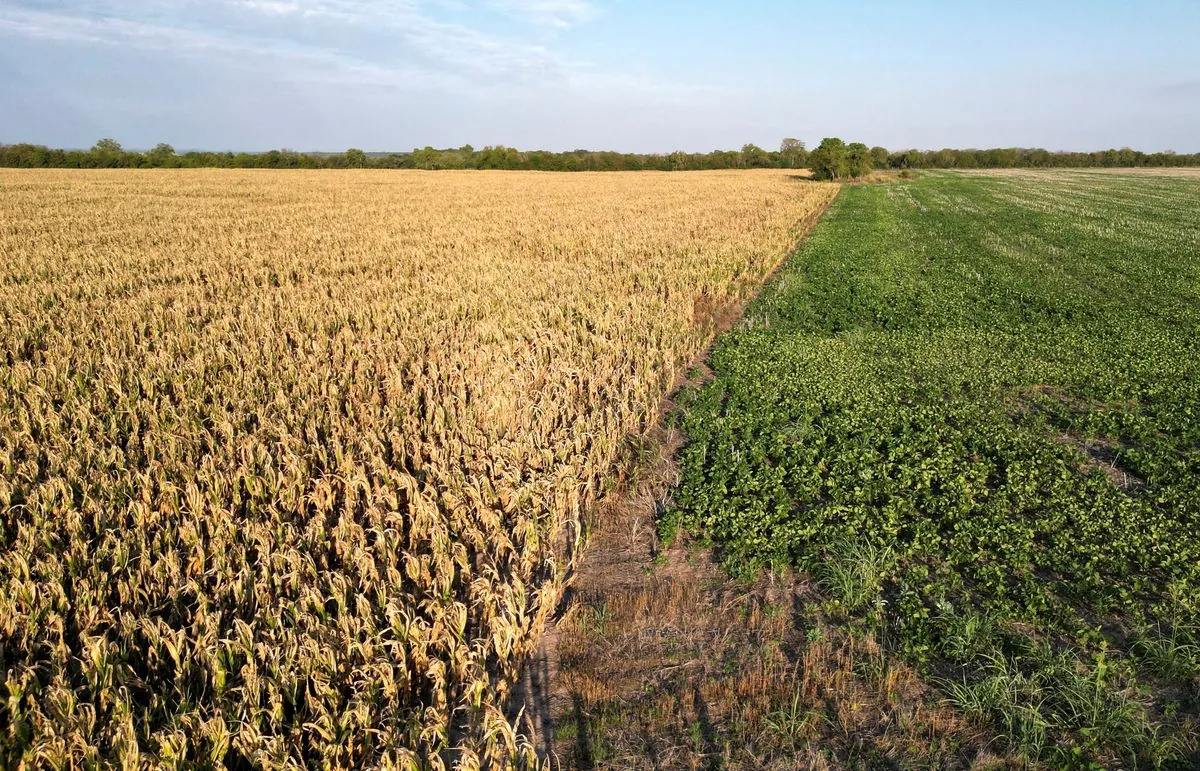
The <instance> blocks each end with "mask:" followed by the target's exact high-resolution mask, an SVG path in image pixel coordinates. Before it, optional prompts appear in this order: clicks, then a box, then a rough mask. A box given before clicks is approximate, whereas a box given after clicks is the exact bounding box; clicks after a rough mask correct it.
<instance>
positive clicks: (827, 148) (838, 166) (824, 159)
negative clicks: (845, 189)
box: [808, 137, 849, 179]
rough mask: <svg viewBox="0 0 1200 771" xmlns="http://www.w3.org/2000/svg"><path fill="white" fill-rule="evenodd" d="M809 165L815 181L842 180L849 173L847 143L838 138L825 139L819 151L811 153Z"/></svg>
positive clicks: (818, 148)
mask: <svg viewBox="0 0 1200 771" xmlns="http://www.w3.org/2000/svg"><path fill="white" fill-rule="evenodd" d="M808 165H809V167H810V168H811V169H812V175H813V179H841V178H842V177H844V176H846V174H848V173H849V167H848V165H847V163H846V143H845V142H843V141H842V140H840V139H838V138H837V137H825V138H824V139H822V140H821V144H820V145H819V146H818V147H817V149H816V150H813V151H812V152H811V153H809V156H808Z"/></svg>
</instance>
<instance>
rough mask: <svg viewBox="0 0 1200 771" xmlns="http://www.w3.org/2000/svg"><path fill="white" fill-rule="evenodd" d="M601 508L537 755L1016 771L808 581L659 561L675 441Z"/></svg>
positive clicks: (633, 763)
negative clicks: (743, 577) (658, 518)
mask: <svg viewBox="0 0 1200 771" xmlns="http://www.w3.org/2000/svg"><path fill="white" fill-rule="evenodd" d="M653 440H654V448H655V451H654V452H653V453H651V454H650V457H649V458H647V459H645V460H646V462H645V463H643V465H642V466H641V467H639V468H638V469H637V470H636V472H635V477H634V478H633V479H632V480H631V484H630V485H629V486H628V487H627V489H626V490H625V491H624V495H623V496H622V497H621V498H619V499H611V500H608V501H606V502H605V503H604V504H603V505H602V506H601V507H600V509H599V511H600V515H601V519H600V521H599V522H597V523H596V528H595V530H594V531H593V534H592V538H591V541H590V543H589V547H588V554H587V559H585V560H584V562H583V564H582V565H581V566H580V569H579V574H578V576H577V577H576V579H575V581H574V582H573V585H572V589H571V594H570V599H569V603H568V608H567V610H566V612H565V614H564V615H563V617H562V618H561V619H560V621H559V623H558V628H557V630H556V633H555V634H554V635H553V643H554V646H553V649H552V650H548V651H546V652H545V658H546V659H547V661H546V665H547V668H548V669H549V670H550V673H551V676H550V678H549V679H551V680H552V681H553V688H552V690H551V693H550V694H549V697H550V698H549V699H548V702H549V703H548V705H547V707H548V709H549V711H550V715H549V719H548V720H546V721H545V723H544V724H545V725H546V726H547V727H548V728H547V729H545V730H544V731H543V735H542V736H541V737H539V738H540V740H541V747H540V749H541V751H542V752H544V753H546V754H548V755H549V756H550V757H552V758H553V759H554V761H555V765H556V766H557V767H559V768H563V769H575V768H579V769H585V768H604V769H657V768H681V769H683V768H687V769H702V768H745V769H791V768H814V769H828V768H864V767H865V768H877V767H911V768H935V767H936V768H980V769H983V768H1019V767H1025V765H1026V762H1025V761H1023V760H1021V759H1018V758H1015V757H1008V756H1005V755H1002V754H995V753H994V752H993V750H992V748H991V747H990V744H991V742H990V737H989V735H988V733H987V732H986V731H985V730H982V729H981V728H980V727H978V726H975V725H973V724H971V723H970V721H968V720H967V719H965V718H964V717H963V716H962V715H961V714H959V713H958V712H956V711H955V710H954V709H952V708H950V707H948V706H946V705H945V704H944V703H942V700H941V698H940V697H939V696H938V694H936V693H935V692H934V691H932V690H931V689H930V688H929V687H928V686H927V685H926V684H925V683H924V682H923V681H922V679H921V678H920V677H919V676H918V675H917V674H916V672H915V671H914V670H913V669H912V668H910V667H908V666H907V665H905V664H903V663H901V662H899V661H897V660H896V659H895V658H894V657H893V656H890V655H888V654H887V652H886V651H884V650H883V649H882V648H881V646H880V645H879V644H878V642H877V641H876V639H875V638H874V636H873V635H872V634H870V633H868V632H866V631H865V630H864V629H863V628H859V627H857V626H855V625H854V624H853V623H848V619H846V618H844V617H841V616H837V615H830V612H829V611H828V610H827V605H828V604H827V603H826V602H825V601H824V599H823V597H822V596H821V593H820V592H819V591H818V589H817V588H816V587H815V586H814V585H813V584H812V582H811V581H810V580H808V579H807V578H806V577H804V576H795V575H786V576H779V575H776V576H766V577H764V578H762V579H760V580H758V581H757V582H755V583H752V584H746V583H741V582H738V581H734V580H731V579H730V578H728V577H727V576H726V575H725V574H724V573H723V572H722V571H721V570H720V569H719V568H718V566H717V564H716V561H715V560H714V559H713V555H712V554H711V552H710V551H709V550H707V549H703V548H699V547H697V546H695V545H691V546H690V547H689V546H687V545H678V546H676V547H673V548H671V549H670V550H668V551H667V552H665V553H658V552H657V546H656V541H655V538H654V534H653V533H654V531H653V520H654V512H655V509H656V507H658V506H660V505H662V501H663V496H665V495H667V494H668V491H669V488H670V486H671V483H672V482H673V479H674V475H675V473H676V471H675V467H674V465H673V462H672V456H673V454H674V451H675V449H676V448H677V447H678V446H679V443H680V442H681V441H682V437H681V436H680V435H679V434H678V433H677V432H676V431H673V430H667V431H661V432H657V433H656V434H655V435H654V436H653Z"/></svg>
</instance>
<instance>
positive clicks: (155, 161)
mask: <svg viewBox="0 0 1200 771" xmlns="http://www.w3.org/2000/svg"><path fill="white" fill-rule="evenodd" d="M146 159H147V160H148V161H150V165H151V166H159V167H162V166H176V165H178V164H177V162H176V158H175V148H174V147H171V146H170V145H169V144H167V143H166V142H159V143H158V144H157V145H155V146H154V149H153V150H151V151H150V152H148V153H146Z"/></svg>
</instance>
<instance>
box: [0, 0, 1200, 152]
mask: <svg viewBox="0 0 1200 771" xmlns="http://www.w3.org/2000/svg"><path fill="white" fill-rule="evenodd" d="M826 136H840V137H842V138H844V139H845V140H846V141H862V142H866V143H867V144H869V145H883V146H884V147H888V148H889V149H893V150H895V149H905V148H912V147H916V148H924V149H930V148H941V147H995V146H1003V147H1014V146H1015V147H1045V148H1047V149H1051V150H1095V149H1105V148H1108V147H1122V146H1130V147H1134V148H1136V149H1140V150H1145V151H1157V150H1176V151H1178V152H1197V151H1200V0H1142V2H1140V3H1137V4H1133V3H1129V2H1127V1H1126V0H1121V2H1117V1H1116V0H1039V1H1038V2H1033V1H1032V0H905V1H903V2H901V1H899V0H760V1H759V2H754V1H753V0H743V2H703V1H702V0H691V1H690V2H685V1H684V0H0V143H13V142H34V143H38V144H46V145H50V146H54V147H81V148H82V147H90V146H91V145H92V144H94V143H95V141H96V140H97V139H99V138H101V137H112V138H114V139H116V140H117V141H118V142H120V143H122V144H123V145H124V146H125V147H127V148H134V149H145V148H149V147H152V146H153V145H155V144H157V143H159V142H168V143H170V144H172V145H173V146H175V147H176V148H177V149H180V150H183V149H208V150H237V151H241V150H246V151H259V150H267V149H272V148H284V147H286V148H292V149H297V150H312V151H317V150H328V151H333V150H343V149H345V148H347V147H359V148H362V149H365V150H368V151H397V150H410V149H412V148H414V147H424V146H426V145H432V146H435V147H457V146H460V145H463V144H468V143H469V144H472V145H474V146H475V147H482V146H485V145H496V144H503V145H508V146H515V147H519V148H521V149H550V150H569V149H575V148H588V149H611V150H620V151H626V152H670V151H672V150H685V151H708V150H713V149H729V148H739V147H741V146H742V145H743V144H746V143H755V144H758V145H760V146H762V147H767V148H775V147H778V145H779V142H780V140H781V139H782V138H784V137H796V138H799V139H803V140H805V141H806V142H807V143H808V144H809V146H814V145H815V144H816V143H817V142H819V141H820V139H821V138H822V137H826Z"/></svg>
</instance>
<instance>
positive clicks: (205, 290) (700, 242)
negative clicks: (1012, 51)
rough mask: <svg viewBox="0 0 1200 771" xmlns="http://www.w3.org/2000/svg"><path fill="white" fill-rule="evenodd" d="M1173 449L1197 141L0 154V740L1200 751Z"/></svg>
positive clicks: (759, 763)
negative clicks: (437, 166) (1061, 168)
mask: <svg viewBox="0 0 1200 771" xmlns="http://www.w3.org/2000/svg"><path fill="white" fill-rule="evenodd" d="M835 196H836V200H834V199H835ZM830 202H832V205H831V206H830V208H829V209H828V211H827V212H826V213H825V214H824V216H823V218H822V219H821V222H820V224H819V225H817V226H816V227H815V228H814V229H812V231H811V235H810V236H809V237H808V238H807V240H806V241H805V242H804V243H803V246H801V247H800V249H799V250H798V251H796V252H795V254H793V255H792V257H791V259H790V260H788V261H787V262H786V264H784V265H783V267H782V268H781V269H780V270H779V271H778V272H777V273H775V274H774V275H773V277H772V278H770V280H769V281H767V283H766V284H765V287H764V284H763V282H764V280H765V279H767V277H768V276H769V275H771V274H772V271H773V270H774V269H775V268H777V267H778V266H780V264H781V262H782V261H783V260H784V258H785V257H787V255H788V254H789V252H791V251H792V250H793V249H794V247H795V245H796V244H797V243H798V242H799V241H800V240H801V239H802V237H803V236H805V234H806V233H808V228H809V227H810V226H811V225H812V223H813V222H814V221H815V218H816V216H817V215H818V214H819V213H820V212H821V211H823V210H824V209H825V207H826V206H827V205H829V204H830ZM760 290H761V293H760ZM756 295H757V296H756ZM747 302H748V303H749V304H748V305H747V304H746V303H747ZM743 308H744V313H743ZM718 333H720V334H718ZM714 337H715V343H714ZM710 344H713V347H712V348H711V350H710V351H709V345H710ZM706 351H707V354H706ZM664 415H665V419H664ZM1197 480H1200V176H1197V175H1196V174H1194V173H1192V174H1186V173H1178V174H1176V173H1170V174H1168V173H1137V174H1133V173H1118V172H1090V171H1073V172H1024V171H1001V172H974V173H949V172H929V173H925V172H922V173H919V174H918V175H917V176H916V178H915V179H900V178H898V177H896V176H894V175H883V176H880V177H879V178H878V179H873V180H872V182H871V183H869V184H866V183H864V184H854V185H847V186H845V187H843V188H841V189H840V192H839V188H837V187H836V186H833V185H826V184H823V183H815V182H811V181H808V180H804V179H800V178H798V177H797V176H796V175H794V174H793V173H790V172H786V171H765V170H764V171H734V172H688V173H678V174H660V173H653V172H646V173H639V174H579V175H553V174H539V173H529V172H495V173H481V172H440V173H422V172H403V171H401V172H394V171H341V172H332V171H327V172H303V171H281V172H272V171H229V170H225V171H219V170H211V171H201V170H188V171H165V170H163V171H112V172H107V171H96V172H71V171H32V172H24V171H0V766H3V767H6V768H7V767H26V768H32V767H79V766H93V767H108V766H113V765H121V766H123V767H127V768H137V767H178V768H190V767H220V766H227V767H255V768H258V767H262V768H284V767H301V766H316V767H331V768H349V767H356V768H357V767H386V768H425V767H441V766H451V765H455V764H458V765H459V766H460V767H462V768H468V769H469V768H473V767H485V768H491V767H498V766H504V765H511V766H521V765H524V766H528V765H534V764H535V763H536V760H535V754H537V753H541V754H542V756H543V757H548V758H551V759H553V760H555V761H556V765H559V766H561V767H581V768H596V767H604V768H614V769H616V768H621V769H626V768H660V767H668V768H681V767H682V768H778V769H785V768H794V767H796V766H798V765H799V766H804V767H814V768H822V767H850V768H864V767H865V768H873V767H881V766H882V767H895V766H901V767H905V766H907V767H972V766H979V767H1013V768H1022V767H1039V766H1049V767H1056V768H1057V767H1063V768H1095V767H1123V768H1132V767H1165V768H1194V767H1196V766H1197V765H1200V484H1198V483H1197ZM546 630H549V631H548V633H547V634H545V635H543V632H544V631H546ZM543 637H544V638H545V639H543ZM518 708H519V709H520V710H521V712H520V714H518V713H517V709H518Z"/></svg>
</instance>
